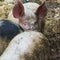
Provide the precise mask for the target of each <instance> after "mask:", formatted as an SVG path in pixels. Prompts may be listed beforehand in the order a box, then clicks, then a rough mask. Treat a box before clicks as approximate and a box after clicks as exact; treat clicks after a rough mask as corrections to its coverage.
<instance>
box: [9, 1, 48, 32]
mask: <svg viewBox="0 0 60 60" xmlns="http://www.w3.org/2000/svg"><path fill="white" fill-rule="evenodd" d="M32 4H33V5H32ZM35 4H36V5H35ZM29 6H30V7H29ZM34 6H36V7H35V8H34ZM12 14H13V17H12V19H13V20H14V22H15V23H18V24H20V26H21V27H22V28H23V29H24V30H40V32H43V30H44V23H45V21H44V18H45V16H46V15H47V7H46V4H45V2H43V3H42V4H41V5H38V4H37V3H25V4H22V3H21V2H20V1H17V3H16V4H15V6H14V7H13V10H12ZM10 16H11V15H10ZM12 19H11V20H12Z"/></svg>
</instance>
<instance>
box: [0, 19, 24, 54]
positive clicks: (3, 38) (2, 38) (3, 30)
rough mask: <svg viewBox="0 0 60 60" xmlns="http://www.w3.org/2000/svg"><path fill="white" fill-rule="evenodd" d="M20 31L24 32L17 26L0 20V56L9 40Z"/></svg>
mask: <svg viewBox="0 0 60 60" xmlns="http://www.w3.org/2000/svg"><path fill="white" fill-rule="evenodd" d="M22 31H24V30H23V29H22V28H21V27H20V26H19V25H17V24H15V23H13V22H11V21H9V20H0V55H1V54H2V52H3V51H4V50H5V48H6V47H7V45H8V44H9V42H10V41H11V39H12V38H13V37H15V36H16V35H17V34H19V33H21V32H22Z"/></svg>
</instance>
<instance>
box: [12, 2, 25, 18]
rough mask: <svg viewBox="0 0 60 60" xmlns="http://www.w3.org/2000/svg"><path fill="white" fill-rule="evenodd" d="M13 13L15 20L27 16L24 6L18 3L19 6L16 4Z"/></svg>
mask: <svg viewBox="0 0 60 60" xmlns="http://www.w3.org/2000/svg"><path fill="white" fill-rule="evenodd" d="M12 13H13V16H14V17H15V18H19V17H22V16H23V15H24V14H25V13H24V6H23V4H22V3H21V2H19V1H18V2H17V4H15V6H14V8H13V12H12Z"/></svg>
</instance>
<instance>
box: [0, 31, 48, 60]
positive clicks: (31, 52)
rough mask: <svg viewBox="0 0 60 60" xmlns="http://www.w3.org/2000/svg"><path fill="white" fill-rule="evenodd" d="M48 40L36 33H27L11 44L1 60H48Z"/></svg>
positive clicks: (14, 39)
mask: <svg viewBox="0 0 60 60" xmlns="http://www.w3.org/2000/svg"><path fill="white" fill-rule="evenodd" d="M47 41H48V40H47V38H46V37H45V36H44V35H43V34H42V33H39V32H36V31H26V32H23V33H21V34H19V35H17V36H16V37H15V38H13V39H12V41H11V42H10V43H9V45H8V47H7V48H6V50H5V51H4V53H3V54H2V55H1V57H0V60H45V59H46V60H47V58H48V48H47V46H46V45H48V44H47Z"/></svg>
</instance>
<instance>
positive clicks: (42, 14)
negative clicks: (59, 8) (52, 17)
mask: <svg viewBox="0 0 60 60" xmlns="http://www.w3.org/2000/svg"><path fill="white" fill-rule="evenodd" d="M36 15H37V16H38V18H44V17H45V16H46V15H47V7H46V5H45V2H44V3H43V4H42V5H41V6H39V7H38V9H37V10H36Z"/></svg>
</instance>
